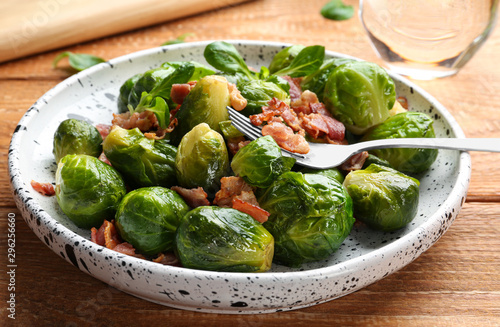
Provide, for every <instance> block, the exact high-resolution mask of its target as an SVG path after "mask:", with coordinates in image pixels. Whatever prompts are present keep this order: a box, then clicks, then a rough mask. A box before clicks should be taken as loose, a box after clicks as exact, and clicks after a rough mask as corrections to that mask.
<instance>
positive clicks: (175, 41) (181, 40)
mask: <svg viewBox="0 0 500 327" xmlns="http://www.w3.org/2000/svg"><path fill="white" fill-rule="evenodd" d="M188 36H194V33H184V34H182V35H179V36H178V37H177V38H176V39H173V40H169V41H167V42H164V43H162V44H161V45H162V46H164V45H170V44H179V43H184V42H185V40H186V38H187V37H188Z"/></svg>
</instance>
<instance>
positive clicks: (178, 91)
mask: <svg viewBox="0 0 500 327" xmlns="http://www.w3.org/2000/svg"><path fill="white" fill-rule="evenodd" d="M195 85H196V81H191V82H188V83H185V84H173V85H172V89H171V90H170V98H171V99H172V101H173V102H175V103H177V104H182V103H183V102H184V99H185V98H186V97H187V95H188V94H189V92H191V90H192V89H193V87H194V86H195Z"/></svg>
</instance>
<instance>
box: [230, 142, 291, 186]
mask: <svg viewBox="0 0 500 327" xmlns="http://www.w3.org/2000/svg"><path fill="white" fill-rule="evenodd" d="M294 164H295V159H293V158H290V157H284V156H283V155H282V154H281V148H280V147H279V146H278V144H277V143H276V141H275V140H274V139H273V138H272V136H270V135H267V136H263V137H259V138H258V139H256V140H254V141H252V142H250V143H248V144H247V145H245V146H244V147H243V148H241V149H240V150H238V152H236V154H235V155H234V157H233V160H232V161H231V168H232V169H233V171H234V173H235V174H236V175H238V176H240V177H242V178H243V179H244V180H245V182H247V184H249V185H252V186H256V187H260V188H265V187H268V186H269V185H271V183H272V182H273V181H274V180H275V179H276V178H277V177H278V176H279V175H281V174H283V173H285V172H287V171H290V169H292V166H293V165H294Z"/></svg>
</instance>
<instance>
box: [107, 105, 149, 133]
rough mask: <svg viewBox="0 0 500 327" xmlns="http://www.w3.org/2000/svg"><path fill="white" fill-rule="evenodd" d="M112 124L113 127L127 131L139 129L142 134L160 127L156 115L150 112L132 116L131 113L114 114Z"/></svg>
mask: <svg viewBox="0 0 500 327" xmlns="http://www.w3.org/2000/svg"><path fill="white" fill-rule="evenodd" d="M111 122H112V124H113V125H117V126H120V127H122V128H125V129H132V128H136V127H137V128H139V129H140V130H141V132H147V131H150V130H151V129H153V128H156V127H158V119H156V115H155V114H154V113H153V112H152V111H149V110H146V111H143V112H141V113H137V112H135V113H133V114H132V115H131V114H130V112H126V113H123V114H113V120H112V121H111Z"/></svg>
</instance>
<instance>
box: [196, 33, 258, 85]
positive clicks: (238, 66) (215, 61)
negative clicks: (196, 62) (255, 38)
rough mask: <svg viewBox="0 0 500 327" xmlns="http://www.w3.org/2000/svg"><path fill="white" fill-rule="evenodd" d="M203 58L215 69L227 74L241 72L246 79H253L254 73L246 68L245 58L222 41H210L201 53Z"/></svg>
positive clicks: (230, 45)
mask: <svg viewBox="0 0 500 327" xmlns="http://www.w3.org/2000/svg"><path fill="white" fill-rule="evenodd" d="M203 54H204V56H205V60H206V61H207V62H208V63H209V64H210V65H212V66H213V67H215V68H216V69H218V70H220V71H223V72H225V73H229V74H238V73H239V74H243V75H245V76H246V77H247V78H248V79H255V74H254V73H253V72H252V71H250V69H248V66H247V64H246V63H245V60H243V58H242V57H241V55H240V53H239V52H238V50H236V48H235V47H234V46H233V45H232V44H229V43H226V42H223V41H216V42H212V43H210V44H209V45H207V46H206V48H205V52H204V53H203Z"/></svg>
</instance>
